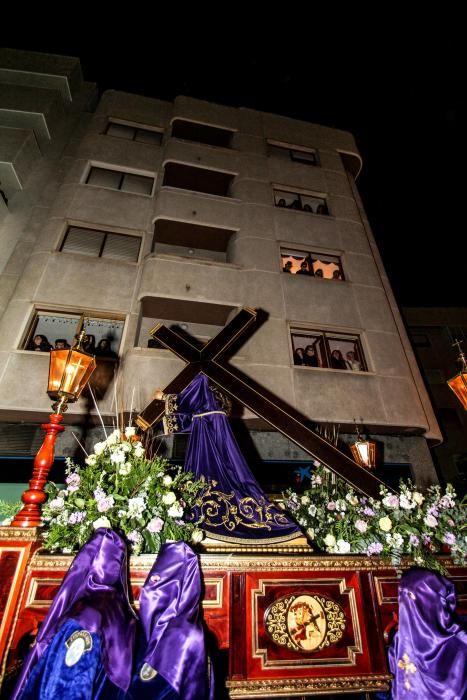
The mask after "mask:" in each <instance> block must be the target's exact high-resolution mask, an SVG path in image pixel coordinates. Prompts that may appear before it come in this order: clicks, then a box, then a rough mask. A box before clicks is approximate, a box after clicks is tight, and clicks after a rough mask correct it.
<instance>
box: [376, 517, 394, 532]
mask: <svg viewBox="0 0 467 700" xmlns="http://www.w3.org/2000/svg"><path fill="white" fill-rule="evenodd" d="M378 525H379V526H380V528H381V530H383V532H389V530H390V529H391V528H392V521H391V519H390V518H380V519H379V520H378Z"/></svg>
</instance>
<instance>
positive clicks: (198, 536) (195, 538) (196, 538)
mask: <svg viewBox="0 0 467 700" xmlns="http://www.w3.org/2000/svg"><path fill="white" fill-rule="evenodd" d="M202 540H204V532H203V531H202V530H199V529H198V528H196V529H195V530H193V532H192V533H191V541H192V542H193V544H198V543H199V542H201V541H202Z"/></svg>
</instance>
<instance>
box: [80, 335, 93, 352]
mask: <svg viewBox="0 0 467 700" xmlns="http://www.w3.org/2000/svg"><path fill="white" fill-rule="evenodd" d="M83 350H84V351H85V352H88V353H89V354H90V355H95V354H96V336H95V335H92V334H86V339H85V341H84V343H83Z"/></svg>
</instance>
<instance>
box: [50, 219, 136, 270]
mask: <svg viewBox="0 0 467 700" xmlns="http://www.w3.org/2000/svg"><path fill="white" fill-rule="evenodd" d="M140 247H141V237H140V236H127V235H126V234H122V233H107V232H106V231H99V230H98V229H91V228H83V227H81V226H69V227H68V229H67V232H66V234H65V238H64V239H63V243H62V245H61V247H60V251H61V252H62V253H80V254H81V255H90V256H91V257H94V258H113V259H114V260H125V261H126V262H138V256H139V249H140Z"/></svg>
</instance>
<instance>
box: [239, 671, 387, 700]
mask: <svg viewBox="0 0 467 700" xmlns="http://www.w3.org/2000/svg"><path fill="white" fill-rule="evenodd" d="M391 678H392V676H391V675H390V674H388V673H382V674H381V675H376V674H372V675H369V676H339V677H328V678H289V679H281V678H278V679H270V680H248V681H229V680H228V681H226V685H227V688H229V695H230V697H231V698H260V699H262V698H265V697H277V696H281V695H282V696H283V695H288V696H289V697H290V696H292V697H293V696H296V695H302V696H303V695H309V694H310V693H313V694H314V695H328V694H329V693H330V692H332V691H337V692H339V691H341V692H342V693H352V692H361V693H365V692H376V691H379V690H388V689H389V681H390V680H391Z"/></svg>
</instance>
